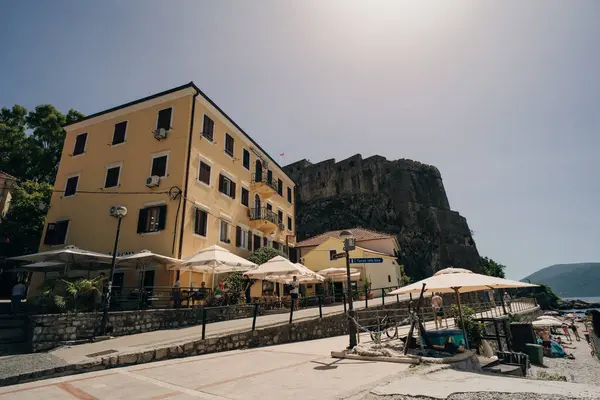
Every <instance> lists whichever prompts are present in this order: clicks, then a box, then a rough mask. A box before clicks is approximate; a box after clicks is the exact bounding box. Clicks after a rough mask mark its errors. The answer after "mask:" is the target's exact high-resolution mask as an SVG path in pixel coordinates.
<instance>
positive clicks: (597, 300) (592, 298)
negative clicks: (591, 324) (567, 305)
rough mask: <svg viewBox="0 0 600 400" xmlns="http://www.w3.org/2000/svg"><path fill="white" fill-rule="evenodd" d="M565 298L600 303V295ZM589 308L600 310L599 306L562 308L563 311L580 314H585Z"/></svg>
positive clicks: (564, 298) (565, 298) (566, 298)
mask: <svg viewBox="0 0 600 400" xmlns="http://www.w3.org/2000/svg"><path fill="white" fill-rule="evenodd" d="M563 300H582V301H586V302H588V303H600V297H563ZM588 310H598V311H600V309H598V308H595V309H594V308H588V309H584V310H562V311H563V312H566V313H572V314H577V315H579V316H584V315H585V312H586V311H588Z"/></svg>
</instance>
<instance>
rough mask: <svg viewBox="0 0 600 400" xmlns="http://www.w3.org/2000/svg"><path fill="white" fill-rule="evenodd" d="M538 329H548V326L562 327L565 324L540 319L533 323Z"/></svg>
mask: <svg viewBox="0 0 600 400" xmlns="http://www.w3.org/2000/svg"><path fill="white" fill-rule="evenodd" d="M531 325H533V326H534V327H536V328H540V327H547V326H562V325H563V323H562V322H559V321H553V320H551V319H538V320H537V321H533V322H532V323H531Z"/></svg>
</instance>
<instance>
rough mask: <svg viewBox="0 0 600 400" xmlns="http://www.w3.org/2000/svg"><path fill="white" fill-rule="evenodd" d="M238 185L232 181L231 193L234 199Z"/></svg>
mask: <svg viewBox="0 0 600 400" xmlns="http://www.w3.org/2000/svg"><path fill="white" fill-rule="evenodd" d="M236 191H237V190H236V186H235V182H234V181H231V193H230V196H231V198H232V199H235V192H236Z"/></svg>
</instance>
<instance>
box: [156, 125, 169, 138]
mask: <svg viewBox="0 0 600 400" xmlns="http://www.w3.org/2000/svg"><path fill="white" fill-rule="evenodd" d="M166 138H167V130H166V129H165V128H159V129H156V130H154V139H156V140H162V139H166Z"/></svg>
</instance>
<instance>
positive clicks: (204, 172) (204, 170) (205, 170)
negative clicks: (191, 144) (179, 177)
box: [198, 161, 210, 185]
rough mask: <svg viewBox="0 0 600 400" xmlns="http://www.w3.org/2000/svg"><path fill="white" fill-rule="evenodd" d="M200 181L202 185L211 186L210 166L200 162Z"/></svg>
mask: <svg viewBox="0 0 600 400" xmlns="http://www.w3.org/2000/svg"><path fill="white" fill-rule="evenodd" d="M198 180H199V181H200V182H202V183H206V184H207V185H210V165H208V164H207V163H205V162H203V161H200V171H199V172H198Z"/></svg>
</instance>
